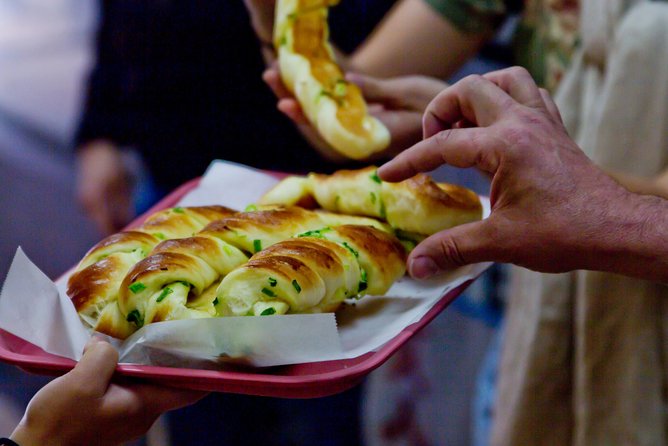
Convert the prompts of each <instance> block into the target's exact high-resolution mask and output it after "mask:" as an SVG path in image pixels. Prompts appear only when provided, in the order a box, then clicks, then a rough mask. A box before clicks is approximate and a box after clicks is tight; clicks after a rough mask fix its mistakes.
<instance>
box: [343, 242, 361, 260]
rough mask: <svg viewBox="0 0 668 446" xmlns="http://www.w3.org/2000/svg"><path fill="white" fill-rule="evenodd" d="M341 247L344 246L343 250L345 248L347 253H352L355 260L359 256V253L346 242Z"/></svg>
mask: <svg viewBox="0 0 668 446" xmlns="http://www.w3.org/2000/svg"><path fill="white" fill-rule="evenodd" d="M343 246H345V248H346V249H347V250H348V251H350V252H352V253H353V255H354V256H355V257H356V258H357V257H359V256H360V253H359V252H357V250H356V249H355V248H353V247H352V246H350V245H349V244H348V242H343Z"/></svg>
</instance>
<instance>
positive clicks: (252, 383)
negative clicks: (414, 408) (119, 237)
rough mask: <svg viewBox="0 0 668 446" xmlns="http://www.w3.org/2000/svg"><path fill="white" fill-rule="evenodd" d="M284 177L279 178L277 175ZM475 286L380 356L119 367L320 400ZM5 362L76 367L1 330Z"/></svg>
mask: <svg viewBox="0 0 668 446" xmlns="http://www.w3.org/2000/svg"><path fill="white" fill-rule="evenodd" d="M276 176H280V174H276ZM198 184H199V179H195V180H192V181H189V182H188V183H186V184H184V185H183V186H181V187H180V188H178V189H176V190H175V191H174V192H172V193H171V194H170V195H169V196H167V197H165V198H164V199H163V200H161V201H160V202H159V203H157V204H156V205H155V206H153V207H152V208H151V209H150V210H148V211H147V212H146V213H145V214H144V215H143V216H141V217H139V218H137V219H136V220H135V221H133V222H132V223H131V224H130V225H129V227H134V226H137V225H139V224H140V222H141V221H143V219H144V218H145V216H146V215H149V214H151V213H153V212H156V211H158V210H160V209H164V208H166V207H172V206H174V205H175V204H176V203H177V202H178V201H179V200H180V199H181V198H182V197H183V196H184V195H185V194H186V193H188V192H189V191H190V190H192V189H193V188H195V187H196V186H197V185H198ZM471 282H472V281H467V282H465V283H463V284H462V285H460V286H459V287H457V288H455V289H453V290H451V291H450V292H449V293H448V294H446V295H445V296H443V297H442V298H441V299H440V300H439V301H438V303H437V304H436V305H434V307H432V308H431V310H429V312H428V313H427V314H425V315H424V316H423V317H422V319H420V320H419V321H418V322H416V323H414V324H412V325H410V326H408V327H406V328H405V329H404V330H403V331H401V333H399V334H398V335H397V336H395V337H394V338H393V339H392V340H390V341H389V342H387V343H386V344H385V345H384V346H383V347H381V348H380V349H379V350H378V351H375V352H370V353H367V354H364V355H362V356H359V357H357V358H353V359H344V360H337V361H324V362H313V363H306V364H295V365H287V366H278V367H267V368H253V369H250V368H230V367H228V368H226V369H224V370H200V369H186V368H172V367H156V366H146V365H134V364H119V365H118V366H117V368H116V371H117V373H118V374H119V375H123V376H131V377H136V378H141V379H145V380H149V381H151V382H153V383H159V384H164V385H167V386H174V387H181V388H189V389H198V390H208V391H215V392H229V393H240V394H247V395H259V396H271V397H280V398H316V397H322V396H328V395H333V394H335V393H339V392H342V391H344V390H347V389H349V388H351V387H353V386H355V385H356V384H358V383H359V382H360V381H362V379H363V378H364V377H365V376H366V375H367V374H369V373H370V372H371V371H372V370H374V369H376V368H377V367H379V366H380V365H382V364H383V363H384V362H385V361H387V360H388V359H389V358H390V356H392V355H393V354H394V353H395V352H396V351H397V350H398V349H399V348H400V347H401V346H402V345H404V344H405V343H406V342H407V341H408V340H409V339H410V338H412V337H413V336H414V335H415V334H416V333H417V332H418V331H420V330H421V329H422V328H424V327H425V326H426V325H427V324H428V323H429V322H430V321H431V320H432V319H434V318H435V317H436V316H437V315H438V314H439V313H440V312H441V311H442V310H443V309H444V308H445V307H447V306H448V305H449V304H450V302H452V301H453V300H454V299H455V298H456V297H457V296H458V295H459V294H461V292H462V291H464V290H465V289H466V288H467V287H468V285H470V283H471ZM0 360H2V361H4V362H7V363H9V364H13V365H16V366H19V367H21V368H23V369H25V370H27V371H29V372H33V373H38V374H49V375H60V374H63V373H65V372H67V371H69V370H71V369H72V368H73V367H74V365H75V362H74V361H72V360H70V359H67V358H63V357H60V356H55V355H52V354H50V353H47V352H45V351H44V350H42V349H40V348H39V347H36V346H35V345H33V344H31V343H29V342H27V341H24V340H23V339H21V338H18V337H16V336H14V335H12V334H11V333H8V332H6V331H4V330H1V329H0Z"/></svg>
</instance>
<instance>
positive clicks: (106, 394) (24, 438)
mask: <svg viewBox="0 0 668 446" xmlns="http://www.w3.org/2000/svg"><path fill="white" fill-rule="evenodd" d="M117 361H118V353H117V352H116V350H115V349H114V348H113V347H112V346H111V345H109V344H107V343H106V342H102V341H97V340H94V339H93V340H91V342H89V344H88V345H87V346H86V349H85V351H84V355H83V357H82V358H81V361H80V362H79V363H78V364H77V365H76V367H75V368H74V369H73V370H72V371H71V372H69V373H67V374H66V375H64V376H62V377H60V378H57V379H55V380H54V381H52V382H51V383H49V384H47V385H46V386H44V388H43V389H41V390H40V391H39V392H37V394H36V395H35V396H34V397H33V399H32V400H31V401H30V404H29V405H28V408H27V409H26V413H25V415H24V417H23V420H21V423H20V424H19V425H18V427H17V428H16V429H15V431H14V433H13V434H12V437H11V438H12V439H13V440H14V441H16V442H17V443H18V444H20V445H21V446H33V445H49V446H78V445H81V446H87V445H92V444H95V445H100V446H107V445H109V446H111V445H116V444H120V443H124V442H126V441H129V440H132V439H134V438H137V437H140V436H141V435H143V434H144V433H146V431H147V430H148V429H149V428H150V427H151V425H152V424H153V423H154V421H155V420H156V419H157V418H158V416H160V415H161V414H162V413H164V412H166V411H168V410H172V409H177V408H179V407H183V406H186V405H189V404H192V403H194V402H195V401H197V400H199V399H200V398H202V397H203V396H204V395H205V394H204V393H203V392H196V391H190V390H179V389H171V388H166V387H158V386H153V385H149V384H140V383H138V382H126V383H123V384H121V383H110V381H111V379H112V376H113V374H114V369H115V368H116V362H117Z"/></svg>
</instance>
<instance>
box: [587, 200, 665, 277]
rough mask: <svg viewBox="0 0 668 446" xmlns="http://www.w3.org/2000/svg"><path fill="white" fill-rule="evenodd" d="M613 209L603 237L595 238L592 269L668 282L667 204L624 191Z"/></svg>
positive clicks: (604, 225)
mask: <svg viewBox="0 0 668 446" xmlns="http://www.w3.org/2000/svg"><path fill="white" fill-rule="evenodd" d="M610 207H611V209H610V212H608V213H607V214H606V215H605V217H606V218H604V219H602V220H603V223H602V225H601V227H600V229H599V231H600V234H601V237H600V238H593V240H595V243H596V245H595V246H594V247H593V249H592V250H591V254H590V261H591V263H592V267H591V268H590V269H597V270H605V271H610V272H613V273H619V274H624V275H628V276H634V277H639V278H644V279H649V280H655V281H661V282H668V243H667V242H666V241H667V240H668V224H667V223H666V222H668V202H666V201H665V200H663V199H661V198H658V197H655V196H649V195H638V194H635V193H631V192H628V191H625V194H624V196H623V197H622V198H621V199H619V200H614V201H613V200H610ZM596 264H600V265H602V267H600V266H599V267H595V266H596Z"/></svg>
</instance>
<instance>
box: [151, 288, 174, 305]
mask: <svg viewBox="0 0 668 446" xmlns="http://www.w3.org/2000/svg"><path fill="white" fill-rule="evenodd" d="M173 292H174V291H173V290H172V289H171V288H170V287H165V288H164V289H163V290H162V293H160V296H158V298H157V299H156V300H155V301H156V302H162V301H163V300H164V299H165V297H167V296H169V295H170V294H172V293H173Z"/></svg>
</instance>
